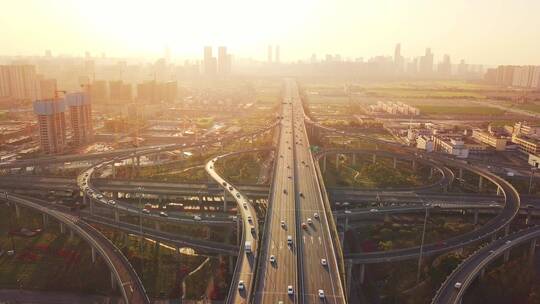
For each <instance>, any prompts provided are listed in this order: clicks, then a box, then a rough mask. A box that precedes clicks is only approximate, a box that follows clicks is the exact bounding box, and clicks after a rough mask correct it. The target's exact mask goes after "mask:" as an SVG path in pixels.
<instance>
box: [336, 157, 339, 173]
mask: <svg viewBox="0 0 540 304" xmlns="http://www.w3.org/2000/svg"><path fill="white" fill-rule="evenodd" d="M338 169H339V154H336V170H338Z"/></svg>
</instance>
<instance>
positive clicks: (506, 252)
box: [504, 249, 510, 263]
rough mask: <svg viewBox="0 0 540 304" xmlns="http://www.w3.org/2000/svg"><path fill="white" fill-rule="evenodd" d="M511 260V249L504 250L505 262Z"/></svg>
mask: <svg viewBox="0 0 540 304" xmlns="http://www.w3.org/2000/svg"><path fill="white" fill-rule="evenodd" d="M509 260H510V249H508V250H506V251H505V252H504V263H508V261H509Z"/></svg>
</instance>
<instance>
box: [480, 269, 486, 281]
mask: <svg viewBox="0 0 540 304" xmlns="http://www.w3.org/2000/svg"><path fill="white" fill-rule="evenodd" d="M485 276H486V267H484V268H482V270H480V275H479V278H480V280H483V279H484V277H485Z"/></svg>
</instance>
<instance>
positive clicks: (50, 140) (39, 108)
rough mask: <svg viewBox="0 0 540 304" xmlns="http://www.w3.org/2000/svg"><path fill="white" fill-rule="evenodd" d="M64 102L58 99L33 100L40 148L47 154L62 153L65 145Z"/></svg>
mask: <svg viewBox="0 0 540 304" xmlns="http://www.w3.org/2000/svg"><path fill="white" fill-rule="evenodd" d="M65 108H66V106H65V102H64V100H60V99H46V100H36V101H34V113H35V114H36V116H37V120H38V128H39V141H40V145H41V150H42V151H43V152H44V153H47V154H54V153H62V152H63V151H64V148H65V146H66V120H65V115H64V112H65Z"/></svg>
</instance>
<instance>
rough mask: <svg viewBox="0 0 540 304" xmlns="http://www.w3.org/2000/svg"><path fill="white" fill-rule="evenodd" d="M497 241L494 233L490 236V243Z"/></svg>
mask: <svg viewBox="0 0 540 304" xmlns="http://www.w3.org/2000/svg"><path fill="white" fill-rule="evenodd" d="M496 239H497V234H496V233H494V234H492V235H491V241H492V242H494V241H495V240H496Z"/></svg>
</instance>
